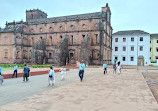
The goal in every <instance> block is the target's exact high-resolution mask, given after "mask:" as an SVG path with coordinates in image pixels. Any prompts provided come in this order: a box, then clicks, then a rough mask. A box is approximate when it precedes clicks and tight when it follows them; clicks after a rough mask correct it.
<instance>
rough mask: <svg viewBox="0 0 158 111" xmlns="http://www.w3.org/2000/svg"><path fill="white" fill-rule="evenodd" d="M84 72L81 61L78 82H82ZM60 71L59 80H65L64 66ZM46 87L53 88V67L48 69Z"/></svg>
mask: <svg viewBox="0 0 158 111" xmlns="http://www.w3.org/2000/svg"><path fill="white" fill-rule="evenodd" d="M84 70H85V64H84V62H83V60H82V61H81V63H80V65H79V77H80V81H81V82H82V81H83V77H84ZM60 71H61V80H65V75H66V68H65V66H64V67H63V68H62V69H60ZM48 81H49V82H48V85H49V86H50V85H52V86H54V84H55V73H54V70H53V67H52V66H51V67H50V71H49V78H48Z"/></svg>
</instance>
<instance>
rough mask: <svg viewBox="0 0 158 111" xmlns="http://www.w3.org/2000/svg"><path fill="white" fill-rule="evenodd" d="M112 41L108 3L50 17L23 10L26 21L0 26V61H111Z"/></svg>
mask: <svg viewBox="0 0 158 111" xmlns="http://www.w3.org/2000/svg"><path fill="white" fill-rule="evenodd" d="M111 40H112V27H111V10H110V7H109V6H108V4H106V6H104V7H102V8H101V11H100V12H94V13H87V14H78V15H70V16H61V17H52V18H47V14H46V13H45V12H43V11H41V10H39V9H34V10H26V21H19V22H15V21H14V22H9V23H8V22H6V27H5V28H4V29H0V53H1V55H0V63H15V62H16V63H24V62H34V63H37V64H43V63H51V64H59V65H65V64H66V63H75V62H76V61H77V60H82V59H83V60H84V62H86V63H88V64H95V65H99V64H102V63H103V61H106V62H107V63H111V55H112V50H111V49H112V46H111Z"/></svg>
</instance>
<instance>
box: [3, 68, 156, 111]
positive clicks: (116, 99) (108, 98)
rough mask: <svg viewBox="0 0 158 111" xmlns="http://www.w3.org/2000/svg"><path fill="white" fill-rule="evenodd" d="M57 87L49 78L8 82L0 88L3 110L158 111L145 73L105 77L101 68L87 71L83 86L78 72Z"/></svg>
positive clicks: (71, 74)
mask: <svg viewBox="0 0 158 111" xmlns="http://www.w3.org/2000/svg"><path fill="white" fill-rule="evenodd" d="M56 77H57V79H56V85H55V87H48V82H47V78H48V75H40V76H34V77H31V78H30V81H29V82H28V83H23V82H22V78H17V79H7V80H5V83H4V86H2V87H0V98H2V99H0V111H37V110H40V111H52V110H53V111H158V104H157V102H156V100H155V98H154V97H153V95H152V93H151V91H150V89H149V87H148V86H147V84H146V82H145V80H144V78H143V76H142V74H141V73H140V71H137V70H136V69H123V70H122V74H120V75H118V74H116V75H114V74H112V69H111V68H110V69H108V74H107V75H105V76H104V75H103V71H102V68H87V69H86V71H85V79H84V81H83V82H82V83H81V82H80V81H79V78H78V70H77V69H72V70H70V71H69V72H67V75H66V80H65V81H60V73H56Z"/></svg>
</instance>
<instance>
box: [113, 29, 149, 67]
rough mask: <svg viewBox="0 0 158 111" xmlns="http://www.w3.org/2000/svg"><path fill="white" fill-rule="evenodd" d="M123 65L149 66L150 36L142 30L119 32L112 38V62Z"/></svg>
mask: <svg viewBox="0 0 158 111" xmlns="http://www.w3.org/2000/svg"><path fill="white" fill-rule="evenodd" d="M114 59H117V62H118V61H120V62H121V64H122V65H142V66H143V65H149V62H150V34H149V33H147V32H144V31H141V30H127V31H118V32H116V33H114V34H113V36H112V62H114Z"/></svg>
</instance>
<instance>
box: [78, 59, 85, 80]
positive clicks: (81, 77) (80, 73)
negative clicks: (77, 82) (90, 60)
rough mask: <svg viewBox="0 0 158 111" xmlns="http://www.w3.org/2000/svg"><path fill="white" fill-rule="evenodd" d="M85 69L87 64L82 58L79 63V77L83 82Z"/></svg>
mask: <svg viewBox="0 0 158 111" xmlns="http://www.w3.org/2000/svg"><path fill="white" fill-rule="evenodd" d="M84 69H85V64H84V63H83V60H82V61H81V63H80V65H79V77H80V79H81V82H82V80H83V76H84Z"/></svg>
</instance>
